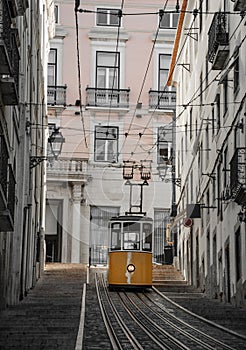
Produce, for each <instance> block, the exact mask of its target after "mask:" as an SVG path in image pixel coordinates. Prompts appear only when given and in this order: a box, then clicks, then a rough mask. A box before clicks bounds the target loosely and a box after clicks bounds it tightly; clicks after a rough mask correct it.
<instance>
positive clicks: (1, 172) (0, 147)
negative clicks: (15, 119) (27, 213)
mask: <svg viewBox="0 0 246 350" xmlns="http://www.w3.org/2000/svg"><path fill="white" fill-rule="evenodd" d="M8 158H9V157H8V150H7V145H6V142H5V140H4V136H3V135H0V196H1V198H0V211H2V210H5V209H6V204H5V203H7V191H8Z"/></svg>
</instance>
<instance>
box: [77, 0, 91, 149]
mask: <svg viewBox="0 0 246 350" xmlns="http://www.w3.org/2000/svg"><path fill="white" fill-rule="evenodd" d="M78 7H79V0H75V8H74V13H75V25H76V45H77V69H78V85H79V111H80V117H81V121H82V128H83V134H84V140H85V147H86V148H88V144H87V140H86V134H85V123H84V116H83V109H82V89H81V74H80V53H79V25H78Z"/></svg>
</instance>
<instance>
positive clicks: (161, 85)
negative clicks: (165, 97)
mask: <svg viewBox="0 0 246 350" xmlns="http://www.w3.org/2000/svg"><path fill="white" fill-rule="evenodd" d="M170 61H171V55H167V54H160V55H159V76H158V80H159V81H158V91H163V90H164V89H165V87H166V83H167V78H168V72H169V66H170Z"/></svg>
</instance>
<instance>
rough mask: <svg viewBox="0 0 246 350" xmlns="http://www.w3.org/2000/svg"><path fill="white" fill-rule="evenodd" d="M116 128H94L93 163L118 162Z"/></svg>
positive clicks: (117, 134) (117, 135)
mask: <svg viewBox="0 0 246 350" xmlns="http://www.w3.org/2000/svg"><path fill="white" fill-rule="evenodd" d="M118 138H119V132H118V127H115V126H114V127H110V126H96V128H95V161H97V162H111V163H112V162H117V161H118Z"/></svg>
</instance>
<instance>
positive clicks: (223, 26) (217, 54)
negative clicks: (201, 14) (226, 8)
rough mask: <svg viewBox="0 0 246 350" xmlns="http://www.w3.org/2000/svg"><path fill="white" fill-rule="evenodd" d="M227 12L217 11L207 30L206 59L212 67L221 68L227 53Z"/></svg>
mask: <svg viewBox="0 0 246 350" xmlns="http://www.w3.org/2000/svg"><path fill="white" fill-rule="evenodd" d="M228 45H229V33H228V23H227V14H225V13H223V12H217V13H216V14H215V15H214V18H213V21H212V24H211V27H210V29H209V31H208V61H209V62H211V63H212V69H214V70H216V69H217V70H218V69H223V67H224V64H225V62H226V59H227V57H228V54H229V46H228Z"/></svg>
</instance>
